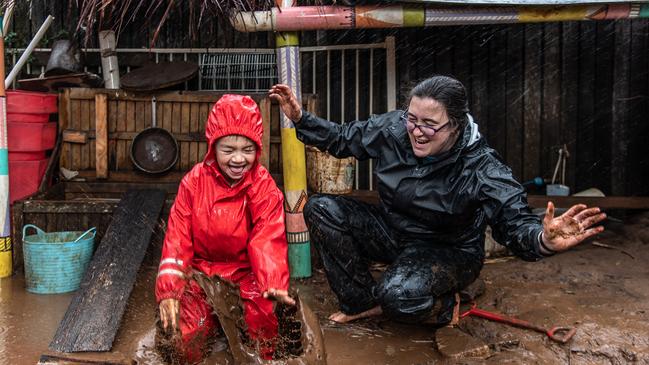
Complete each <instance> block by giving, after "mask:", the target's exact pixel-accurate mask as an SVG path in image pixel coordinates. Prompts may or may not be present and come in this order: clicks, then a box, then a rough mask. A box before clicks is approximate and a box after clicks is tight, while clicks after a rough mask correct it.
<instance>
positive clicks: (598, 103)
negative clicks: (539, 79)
mask: <svg viewBox="0 0 649 365" xmlns="http://www.w3.org/2000/svg"><path fill="white" fill-rule="evenodd" d="M616 23H617V22H613V21H601V22H596V23H595V25H596V29H597V38H596V39H597V43H596V54H595V61H596V63H595V75H596V77H595V113H594V114H593V118H594V123H593V125H592V127H593V128H594V130H595V141H594V143H595V146H596V147H595V161H594V163H595V164H596V165H595V166H594V169H593V172H594V173H593V175H592V177H593V183H594V184H595V185H594V186H596V187H598V188H599V189H600V190H602V191H603V192H604V193H606V194H610V192H611V188H612V187H611V163H612V160H613V156H612V155H611V152H612V151H613V148H612V144H611V143H612V139H611V133H612V131H611V128H612V127H613V126H612V120H613V116H612V111H613V108H612V103H613V99H612V98H613V85H614V84H615V83H616V82H617V80H615V79H614V78H613V74H614V73H613V69H614V65H615V24H616ZM591 87H592V86H591Z"/></svg>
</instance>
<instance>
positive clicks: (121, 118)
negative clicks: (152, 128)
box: [115, 102, 128, 170]
mask: <svg viewBox="0 0 649 365" xmlns="http://www.w3.org/2000/svg"><path fill="white" fill-rule="evenodd" d="M115 132H126V103H121V102H118V103H117V128H116V129H115ZM127 163H128V151H127V150H126V141H117V166H116V169H117V170H125V169H126V167H127Z"/></svg>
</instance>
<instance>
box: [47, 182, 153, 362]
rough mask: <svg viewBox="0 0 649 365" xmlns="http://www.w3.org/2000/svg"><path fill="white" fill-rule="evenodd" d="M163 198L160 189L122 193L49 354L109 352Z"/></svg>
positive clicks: (51, 344)
mask: <svg viewBox="0 0 649 365" xmlns="http://www.w3.org/2000/svg"><path fill="white" fill-rule="evenodd" d="M164 199H165V193H164V192H163V191H161V190H130V191H127V192H126V193H125V194H124V197H123V198H122V200H121V202H120V203H119V206H118V207H117V208H116V209H115V212H114V214H113V219H112V222H111V224H110V226H109V227H108V229H107V230H106V233H105V234H104V236H103V238H102V240H101V243H100V244H99V247H97V250H96V252H95V255H94V256H93V258H92V261H91V262H90V265H89V266H88V269H87V271H86V274H85V277H84V279H83V281H82V282H81V287H80V288H79V290H78V291H77V292H76V293H75V295H74V297H73V298H72V302H71V303H70V306H69V307H68V310H67V312H66V313H65V316H64V317H63V320H62V321H61V323H60V325H59V328H58V329H57V331H56V334H55V336H54V339H53V340H52V342H51V343H50V346H49V348H50V350H53V351H59V352H81V351H110V349H111V348H112V346H113V341H114V339H115V335H116V334H117V330H118V329H119V325H120V322H121V320H122V315H123V314H124V310H125V309H126V303H127V302H128V298H129V296H130V295H131V291H132V289H133V285H134V284H135V279H136V276H137V272H138V270H139V268H140V264H141V263H142V259H143V258H144V254H145V252H146V249H147V247H148V246H149V241H150V240H151V235H152V233H153V231H154V230H155V228H156V226H157V224H158V222H157V220H158V216H159V215H160V211H161V210H162V206H163V203H164Z"/></svg>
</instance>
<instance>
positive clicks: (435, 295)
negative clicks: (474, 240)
mask: <svg viewBox="0 0 649 365" xmlns="http://www.w3.org/2000/svg"><path fill="white" fill-rule="evenodd" d="M304 218H305V220H306V224H307V226H308V227H309V233H310V235H311V242H313V244H314V246H315V247H316V249H317V250H318V252H319V254H320V257H321V259H322V263H323V266H324V269H325V272H326V274H327V279H328V280H329V285H331V288H332V290H333V291H334V293H335V294H336V296H337V297H338V302H339V305H340V309H341V311H342V312H343V313H345V314H349V315H353V314H358V313H361V312H364V311H366V310H368V309H370V308H373V307H375V306H376V305H380V306H381V308H382V309H383V313H384V314H385V315H387V316H388V317H389V318H392V319H394V320H397V321H401V322H408V323H429V324H433V325H443V324H447V323H449V322H450V321H451V319H452V315H453V307H454V306H455V293H457V292H459V291H460V290H461V289H463V288H465V287H466V286H468V285H469V284H471V283H472V282H473V281H474V280H475V279H477V277H478V275H479V274H480V269H481V268H482V258H480V257H477V256H476V255H473V254H470V253H468V252H464V251H461V250H459V249H457V248H453V247H449V246H444V245H436V244H435V242H426V241H422V240H413V239H407V238H403V237H400V235H399V234H398V233H397V232H393V231H392V230H391V229H390V228H389V226H388V225H387V224H386V222H385V221H384V219H383V216H382V214H381V212H380V210H379V208H378V207H376V206H373V205H370V204H367V203H364V202H360V201H357V200H354V199H351V198H347V197H344V196H337V195H314V196H312V197H310V199H309V201H308V202H307V204H306V206H305V208H304ZM371 261H377V262H382V263H386V264H389V266H388V267H387V269H386V270H385V272H384V273H383V275H382V277H381V278H380V279H379V280H378V282H376V281H375V280H374V279H373V277H372V275H371V274H370V270H369V264H370V262H371Z"/></svg>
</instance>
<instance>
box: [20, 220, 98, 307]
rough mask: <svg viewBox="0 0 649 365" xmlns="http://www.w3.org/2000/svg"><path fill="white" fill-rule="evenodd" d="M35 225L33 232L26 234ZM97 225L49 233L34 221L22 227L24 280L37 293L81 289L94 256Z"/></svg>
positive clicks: (31, 290)
mask: <svg viewBox="0 0 649 365" xmlns="http://www.w3.org/2000/svg"><path fill="white" fill-rule="evenodd" d="M29 228H33V229H34V230H35V231H36V234H34V235H29V236H28V235H27V229H29ZM96 231H97V230H96V228H94V227H93V228H90V229H89V230H87V231H85V232H82V231H69V232H51V233H46V232H44V231H43V230H41V229H40V228H38V227H36V226H35V225H33V224H26V225H25V226H24V227H23V253H24V257H25V283H26V286H27V291H28V292H31V293H37V294H55V293H66V292H70V291H74V290H77V289H79V285H80V284H81V279H82V278H83V274H84V273H85V272H86V268H87V267H88V263H89V262H90V259H91V258H92V253H93V249H94V243H95V234H96Z"/></svg>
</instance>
